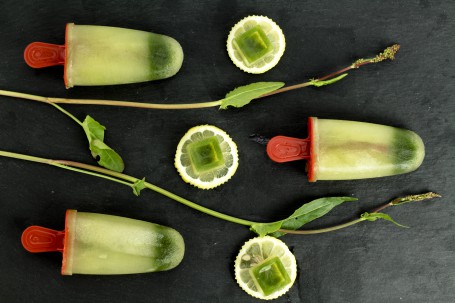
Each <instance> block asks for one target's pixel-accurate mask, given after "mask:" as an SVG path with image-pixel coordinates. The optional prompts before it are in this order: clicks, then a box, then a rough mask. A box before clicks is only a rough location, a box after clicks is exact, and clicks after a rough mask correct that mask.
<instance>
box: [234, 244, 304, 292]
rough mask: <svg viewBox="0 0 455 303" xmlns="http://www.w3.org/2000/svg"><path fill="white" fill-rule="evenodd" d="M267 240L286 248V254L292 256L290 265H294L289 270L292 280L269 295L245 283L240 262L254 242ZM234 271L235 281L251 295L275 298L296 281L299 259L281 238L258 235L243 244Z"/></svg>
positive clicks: (286, 290)
mask: <svg viewBox="0 0 455 303" xmlns="http://www.w3.org/2000/svg"><path fill="white" fill-rule="evenodd" d="M265 241H272V242H275V243H276V244H275V245H279V246H280V247H282V248H283V249H284V250H285V254H286V256H289V257H290V260H291V265H290V266H291V267H292V270H291V272H288V274H289V278H290V279H291V282H290V283H289V284H288V285H286V286H285V287H284V288H282V289H280V290H278V291H276V292H274V293H272V294H270V295H268V296H265V295H263V294H262V293H261V292H259V291H253V290H252V289H251V288H249V287H247V286H246V283H244V282H243V281H241V279H240V270H241V268H240V263H241V259H242V256H243V255H244V254H245V253H246V251H247V250H248V248H249V247H251V245H253V244H254V243H260V242H265ZM278 257H279V258H280V259H281V256H278ZM234 271H235V281H236V282H237V284H238V285H239V286H240V287H241V288H242V289H243V290H244V291H245V292H246V293H247V294H249V295H250V296H252V297H254V298H257V299H261V300H273V299H276V298H278V297H281V296H282V295H284V294H285V293H287V292H288V291H289V290H290V289H291V287H292V286H293V285H294V282H295V280H296V278H297V261H296V259H295V256H294V254H293V253H292V252H291V251H290V250H289V248H288V246H287V245H286V244H285V243H284V242H283V241H281V240H280V239H277V238H274V237H270V236H264V237H256V238H253V239H250V240H248V241H247V242H245V243H244V244H243V246H242V248H241V249H240V251H239V254H238V255H237V257H236V259H235V263H234Z"/></svg>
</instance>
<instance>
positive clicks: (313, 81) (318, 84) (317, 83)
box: [310, 74, 348, 87]
mask: <svg viewBox="0 0 455 303" xmlns="http://www.w3.org/2000/svg"><path fill="white" fill-rule="evenodd" d="M347 75H348V74H341V75H339V76H338V77H335V78H332V79H329V80H322V81H321V80H318V79H311V80H310V83H311V85H313V86H316V87H321V86H324V85H329V84H332V83H335V82H337V81H340V80H341V79H343V78H344V77H346V76H347Z"/></svg>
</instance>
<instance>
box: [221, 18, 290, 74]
mask: <svg viewBox="0 0 455 303" xmlns="http://www.w3.org/2000/svg"><path fill="white" fill-rule="evenodd" d="M249 19H262V20H264V21H266V22H269V23H271V24H272V27H273V28H274V29H275V30H276V31H277V32H278V36H279V37H280V43H279V46H280V49H279V51H278V53H277V54H276V55H275V57H274V59H273V60H272V61H271V62H270V63H267V64H266V65H265V66H263V67H259V68H257V67H254V66H252V67H247V66H246V65H245V64H244V63H243V61H239V60H237V59H236V58H235V55H234V46H233V40H234V38H235V37H234V33H235V31H236V30H237V29H238V28H239V27H241V26H243V24H244V23H246V22H247V21H248V20H249ZM285 49H286V39H285V37H284V34H283V31H282V30H281V28H280V27H279V26H278V24H277V23H276V22H275V21H273V20H272V19H271V18H269V17H266V16H262V15H251V16H247V17H245V18H243V19H242V20H240V21H239V22H237V23H236V24H235V25H234V26H233V27H232V28H231V30H230V32H229V35H228V39H227V41H226V50H227V52H228V55H229V58H230V59H231V61H232V62H233V63H234V64H235V66H237V67H238V68H240V69H241V70H243V71H244V72H247V73H250V74H262V73H265V72H266V71H269V70H271V69H272V68H274V67H275V66H276V65H277V64H278V62H279V61H280V59H281V57H282V56H283V54H284V50H285Z"/></svg>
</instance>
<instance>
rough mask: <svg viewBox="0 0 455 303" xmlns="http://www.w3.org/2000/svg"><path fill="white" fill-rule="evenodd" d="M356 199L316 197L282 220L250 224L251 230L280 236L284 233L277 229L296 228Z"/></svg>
mask: <svg viewBox="0 0 455 303" xmlns="http://www.w3.org/2000/svg"><path fill="white" fill-rule="evenodd" d="M356 200H357V199H356V198H351V197H328V198H320V199H316V200H314V201H311V202H309V203H306V204H304V205H303V206H301V207H300V208H298V209H297V210H296V211H295V212H294V213H293V214H292V215H291V216H289V217H288V218H286V219H284V220H280V221H276V222H271V223H259V224H254V225H252V226H251V230H252V231H254V232H256V233H257V234H259V236H264V235H267V234H269V235H271V236H273V237H280V236H282V235H284V234H285V233H283V232H278V231H277V230H278V229H289V230H296V229H298V228H300V227H302V226H303V225H305V224H307V223H309V222H311V221H313V220H315V219H317V218H320V217H322V216H324V215H325V214H327V213H328V212H329V211H331V210H332V209H333V208H334V207H336V206H338V205H340V204H342V203H344V202H350V201H356Z"/></svg>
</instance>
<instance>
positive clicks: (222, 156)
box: [175, 125, 239, 189]
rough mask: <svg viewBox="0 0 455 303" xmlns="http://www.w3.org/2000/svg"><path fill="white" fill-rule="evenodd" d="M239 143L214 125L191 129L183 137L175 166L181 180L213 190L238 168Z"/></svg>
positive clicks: (178, 147) (176, 154)
mask: <svg viewBox="0 0 455 303" xmlns="http://www.w3.org/2000/svg"><path fill="white" fill-rule="evenodd" d="M238 165H239V156H238V153H237V145H236V144H235V143H234V141H232V139H231V137H229V135H228V134H227V133H225V132H224V131H223V130H221V129H219V128H218V127H216V126H213V125H199V126H195V127H193V128H191V129H190V130H189V131H188V132H187V133H186V134H185V135H184V136H183V138H182V139H181V140H180V142H179V144H178V146H177V152H176V153H175V167H176V168H177V171H178V172H179V174H180V176H181V177H182V179H183V180H184V181H185V182H187V183H190V184H191V185H194V186H196V187H199V188H201V189H211V188H214V187H217V186H219V185H221V184H223V183H225V182H226V181H227V180H229V179H230V178H231V177H232V176H233V175H234V173H235V171H236V170H237V167H238Z"/></svg>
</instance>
